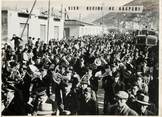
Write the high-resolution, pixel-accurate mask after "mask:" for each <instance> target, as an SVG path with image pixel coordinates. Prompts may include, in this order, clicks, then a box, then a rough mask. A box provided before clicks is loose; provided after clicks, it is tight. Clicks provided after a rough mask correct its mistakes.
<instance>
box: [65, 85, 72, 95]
mask: <svg viewBox="0 0 162 117" xmlns="http://www.w3.org/2000/svg"><path fill="white" fill-rule="evenodd" d="M71 87H72V86H71V85H68V86H66V87H65V92H66V93H68V92H70V90H71Z"/></svg>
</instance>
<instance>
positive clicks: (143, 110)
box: [136, 93, 154, 115]
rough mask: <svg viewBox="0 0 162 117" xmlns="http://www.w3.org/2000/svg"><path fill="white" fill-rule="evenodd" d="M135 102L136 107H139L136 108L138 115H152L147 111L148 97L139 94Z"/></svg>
mask: <svg viewBox="0 0 162 117" xmlns="http://www.w3.org/2000/svg"><path fill="white" fill-rule="evenodd" d="M136 102H137V106H138V107H139V108H137V109H138V110H137V112H138V114H139V115H154V114H153V112H151V111H150V110H148V106H151V104H150V103H149V96H147V95H145V94H143V93H141V94H139V95H138V96H137V100H136Z"/></svg>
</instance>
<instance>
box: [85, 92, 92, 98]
mask: <svg viewBox="0 0 162 117" xmlns="http://www.w3.org/2000/svg"><path fill="white" fill-rule="evenodd" d="M84 96H85V99H86V100H89V99H90V98H91V93H90V92H85V93H84Z"/></svg>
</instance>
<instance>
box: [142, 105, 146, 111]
mask: <svg viewBox="0 0 162 117" xmlns="http://www.w3.org/2000/svg"><path fill="white" fill-rule="evenodd" d="M146 109H147V105H141V112H142V113H144V112H145V111H146Z"/></svg>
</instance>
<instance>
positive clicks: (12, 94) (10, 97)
mask: <svg viewBox="0 0 162 117" xmlns="http://www.w3.org/2000/svg"><path fill="white" fill-rule="evenodd" d="M13 97H14V92H10V91H9V92H7V101H11V100H12V99H13Z"/></svg>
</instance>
